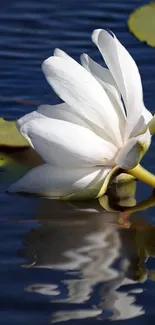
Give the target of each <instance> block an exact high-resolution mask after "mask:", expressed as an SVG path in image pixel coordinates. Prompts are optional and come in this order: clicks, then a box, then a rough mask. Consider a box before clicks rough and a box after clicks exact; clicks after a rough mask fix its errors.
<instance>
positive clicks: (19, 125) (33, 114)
mask: <svg viewBox="0 0 155 325" xmlns="http://www.w3.org/2000/svg"><path fill="white" fill-rule="evenodd" d="M43 117H44V116H43V115H41V114H40V113H39V112H37V111H33V112H31V113H29V114H26V115H24V116H23V117H21V118H20V119H18V120H17V122H16V125H17V128H18V130H19V131H20V132H21V133H22V131H21V130H22V127H23V125H24V124H26V123H27V122H29V121H32V120H36V119H38V118H39V119H40V118H43ZM23 136H24V137H25V138H26V139H27V141H28V142H29V144H30V145H31V147H32V148H34V147H33V144H32V142H31V139H30V138H29V137H28V136H27V134H23Z"/></svg>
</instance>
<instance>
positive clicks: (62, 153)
mask: <svg viewBox="0 0 155 325" xmlns="http://www.w3.org/2000/svg"><path fill="white" fill-rule="evenodd" d="M20 131H21V133H22V134H23V135H24V136H25V137H26V138H27V137H28V138H30V141H31V142H32V144H33V147H34V149H35V150H36V151H37V152H38V153H39V154H40V156H41V157H42V158H43V159H44V161H46V162H48V163H52V164H55V165H58V166H67V167H68V166H74V167H81V166H95V165H107V166H109V165H111V164H113V162H111V160H113V158H114V156H115V154H116V152H117V148H116V147H115V146H114V145H113V144H111V143H109V142H107V141H105V140H103V139H101V138H100V137H98V136H97V135H96V134H95V133H93V132H92V131H90V130H89V129H87V128H84V127H82V126H79V125H76V124H73V123H70V122H66V121H62V120H56V119H52V118H47V117H44V118H40V119H36V120H32V121H29V122H27V123H26V124H24V125H23V126H22V128H21V130H20Z"/></svg>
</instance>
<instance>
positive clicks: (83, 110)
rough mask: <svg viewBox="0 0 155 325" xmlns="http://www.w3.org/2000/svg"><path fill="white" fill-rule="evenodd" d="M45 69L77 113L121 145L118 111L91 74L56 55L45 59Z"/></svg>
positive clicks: (53, 85) (62, 97) (50, 82)
mask: <svg viewBox="0 0 155 325" xmlns="http://www.w3.org/2000/svg"><path fill="white" fill-rule="evenodd" d="M42 68H43V72H44V73H45V76H46V78H47V81H48V82H49V84H50V85H51V86H52V87H53V89H54V90H55V92H56V93H57V94H58V95H59V96H60V98H61V99H62V100H63V101H65V102H66V103H67V104H68V105H69V106H70V107H71V108H72V109H73V111H74V112H75V111H76V112H78V114H80V115H81V116H82V117H84V118H86V119H88V120H90V121H91V122H93V123H94V124H96V125H97V126H99V127H100V128H102V129H103V130H104V132H103V133H105V134H107V135H108V136H109V137H110V138H111V139H112V141H114V143H117V144H118V145H120V144H121V143H122V139H121V135H120V130H119V120H118V117H117V114H116V112H115V109H114V107H113V106H112V105H111V102H110V100H109V98H108V96H107V95H106V93H105V91H104V90H103V88H102V87H101V85H100V84H99V83H98V82H97V80H96V79H95V78H94V77H93V76H92V75H91V74H90V73H89V72H88V71H86V70H85V69H84V68H83V67H82V66H80V65H79V64H78V63H77V62H76V61H74V60H73V59H67V60H66V58H62V57H56V56H55V57H50V58H48V59H47V60H45V61H44V63H43V66H42ZM114 126H115V127H114Z"/></svg>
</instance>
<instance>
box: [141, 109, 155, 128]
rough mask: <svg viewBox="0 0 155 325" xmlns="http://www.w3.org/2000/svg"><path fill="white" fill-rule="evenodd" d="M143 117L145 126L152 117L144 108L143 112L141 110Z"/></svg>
mask: <svg viewBox="0 0 155 325" xmlns="http://www.w3.org/2000/svg"><path fill="white" fill-rule="evenodd" d="M143 117H144V120H145V124H147V123H149V122H150V121H151V119H152V117H153V115H152V114H151V112H149V110H148V109H147V108H146V107H144V110H143Z"/></svg>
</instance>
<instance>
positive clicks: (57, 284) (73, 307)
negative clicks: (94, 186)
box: [0, 0, 155, 325]
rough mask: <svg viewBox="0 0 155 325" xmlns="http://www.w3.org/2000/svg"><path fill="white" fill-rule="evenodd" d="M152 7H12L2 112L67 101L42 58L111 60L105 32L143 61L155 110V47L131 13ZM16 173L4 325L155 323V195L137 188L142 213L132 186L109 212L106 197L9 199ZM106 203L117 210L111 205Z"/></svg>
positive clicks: (0, 50) (6, 205)
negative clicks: (100, 46)
mask: <svg viewBox="0 0 155 325" xmlns="http://www.w3.org/2000/svg"><path fill="white" fill-rule="evenodd" d="M144 3H145V1H140V0H130V1H128V0H125V1H123V0H92V1H88V0H83V1H82V0H77V1H75V0H72V1H71V0H31V1H30V0H13V1H9V0H5V1H2V3H1V11H0V20H1V25H0V32H1V37H0V45H1V46H0V58H1V60H0V65H1V69H0V70H1V78H0V89H1V90H0V100H1V110H0V115H1V116H2V117H3V118H6V119H11V120H12V119H17V118H18V117H20V116H22V115H24V114H25V113H27V112H30V111H32V110H34V109H35V108H36V105H38V104H40V103H51V104H54V103H58V102H59V99H58V98H57V97H56V95H55V94H54V92H53V91H52V90H51V88H50V87H49V86H48V84H47V82H46V81H45V79H44V76H43V74H42V72H41V68H40V66H41V63H42V61H43V60H44V59H46V58H47V57H49V56H50V55H52V53H53V50H54V48H56V47H59V48H61V49H63V50H65V51H66V52H67V53H68V54H70V55H71V56H73V57H74V58H75V59H76V60H78V61H79V56H80V54H81V53H83V52H86V53H89V55H90V56H91V57H92V58H94V59H95V60H98V62H100V63H101V62H102V60H101V57H100V55H99V53H98V51H97V49H96V48H95V47H94V45H93V44H92V42H91V39H90V35H91V32H92V31H93V29H96V28H108V29H110V30H112V31H113V32H114V33H116V35H117V37H118V38H119V39H120V41H121V42H122V43H123V44H124V45H125V46H126V48H127V49H128V50H129V51H130V53H131V54H132V56H133V57H134V58H135V60H136V62H137V64H138V66H139V69H140V73H141V76H142V82H143V87H144V100H145V104H146V106H147V107H148V108H149V109H150V110H151V111H152V112H153V111H154V110H155V106H154V103H155V92H154V89H155V49H153V48H151V47H148V46H147V45H146V44H143V43H140V42H139V41H138V40H137V39H136V38H135V37H134V36H133V35H132V34H130V32H129V31H128V28H127V23H126V21H127V19H128V16H129V14H130V13H131V12H132V11H133V10H134V9H135V8H136V7H138V6H140V5H142V4H144ZM154 146H155V142H154V141H153V143H152V146H151V149H150V150H149V152H148V154H147V155H146V157H145V158H144V160H143V165H144V166H147V168H149V170H150V171H152V172H153V173H155V164H154V159H155V154H154V152H155V148H154ZM7 154H8V153H7ZM18 172H19V170H17V174H18ZM12 174H13V175H12ZM16 176H17V175H16ZM13 177H15V175H14V173H13V172H12V170H11V167H10V170H6V169H5V168H1V169H0V180H1V182H0V183H1V184H0V190H1V191H0V279H1V281H0V282H1V284H0V320H1V324H2V325H13V324H16V325H24V324H29V325H37V324H38V325H46V324H50V323H56V322H58V323H60V324H66V325H67V324H68V323H69V324H72V323H73V324H79V321H80V322H81V324H96V323H98V324H99V323H104V324H107V323H109V322H117V324H119V323H121V324H122V323H123V324H130V325H131V324H139V325H140V324H142V323H143V324H144V323H150V324H151V323H154V320H155V309H154V306H155V305H154V301H155V284H154V281H155V259H154V256H155V208H154V207H153V206H154V204H155V198H154V194H153V193H152V190H151V189H150V188H149V187H147V186H145V185H144V184H137V191H136V201H137V202H144V200H145V204H144V203H142V204H140V205H138V206H137V210H139V211H138V212H137V211H135V210H136V208H132V207H130V208H127V207H126V206H128V205H130V206H133V205H134V204H135V201H134V199H133V196H134V191H133V192H132V195H131V196H132V197H131V198H130V199H129V201H128V202H127V201H126V196H127V195H128V193H127V192H126V191H127V189H126V190H125V191H124V192H123V195H124V197H125V198H123V199H121V200H120V201H119V200H118V198H117V206H116V207H114V206H112V207H111V205H110V203H106V202H104V204H103V206H102V205H101V204H99V202H97V201H93V202H85V203H84V202H83V203H82V202H81V203H77V202H76V203H75V202H70V203H66V202H57V201H52V200H47V199H39V198H36V197H28V196H19V195H9V194H8V193H6V191H5V190H6V189H7V187H8V184H9V183H10V182H11V180H12V179H13ZM133 186H135V184H133ZM121 193H122V192H121ZM126 193H127V194H126ZM106 199H107V198H106ZM105 205H106V207H107V210H108V211H105V210H104V209H103V208H104V207H105ZM118 205H119V207H118ZM147 206H148V208H147V209H146V207H147ZM149 206H150V207H149ZM116 210H121V212H116ZM123 218H124V221H122V220H123ZM127 218H128V219H127ZM129 226H130V227H129Z"/></svg>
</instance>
